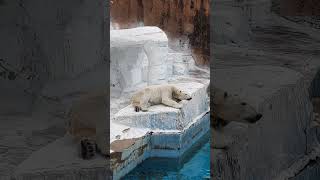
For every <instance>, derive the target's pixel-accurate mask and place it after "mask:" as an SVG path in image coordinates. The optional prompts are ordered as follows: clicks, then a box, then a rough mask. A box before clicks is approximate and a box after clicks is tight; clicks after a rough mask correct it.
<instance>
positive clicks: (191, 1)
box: [110, 0, 210, 65]
mask: <svg viewBox="0 0 320 180" xmlns="http://www.w3.org/2000/svg"><path fill="white" fill-rule="evenodd" d="M209 7H210V5H209V0H183V1H182V0H173V1H172V0H164V1H158V0H113V3H112V4H111V15H110V16H111V22H112V24H113V26H114V27H115V28H121V29H122V28H133V27H137V26H141V25H144V26H157V27H160V28H161V29H162V30H164V31H165V32H166V34H167V35H168V37H169V46H170V47H171V48H174V49H179V48H180V47H181V46H185V45H186V46H188V44H189V45H191V48H192V51H193V54H194V57H195V60H196V63H197V64H199V65H203V64H205V65H209V54H210V53H209V29H210V25H209ZM185 40H188V41H189V42H188V41H186V42H184V41H185Z"/></svg>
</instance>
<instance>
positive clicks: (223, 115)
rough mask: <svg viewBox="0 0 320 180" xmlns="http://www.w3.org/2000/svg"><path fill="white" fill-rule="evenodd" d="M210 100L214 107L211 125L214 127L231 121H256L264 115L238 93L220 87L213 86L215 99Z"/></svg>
mask: <svg viewBox="0 0 320 180" xmlns="http://www.w3.org/2000/svg"><path fill="white" fill-rule="evenodd" d="M210 102H211V103H212V104H211V105H212V106H211V107H213V112H212V113H211V126H212V127H214V128H220V127H222V126H225V125H227V124H228V123H229V122H231V121H238V122H245V123H255V122H257V121H258V120H260V119H261V117H262V114H260V113H257V111H256V110H255V109H254V108H253V107H252V106H250V105H249V104H247V103H246V102H244V101H243V100H241V99H240V98H239V97H238V96H237V95H230V94H228V93H227V92H226V91H223V90H221V89H219V88H213V100H212V101H210Z"/></svg>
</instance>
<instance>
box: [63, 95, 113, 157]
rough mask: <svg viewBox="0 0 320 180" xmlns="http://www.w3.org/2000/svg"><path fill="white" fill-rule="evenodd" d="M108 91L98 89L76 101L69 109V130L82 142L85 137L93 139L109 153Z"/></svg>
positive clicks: (101, 150)
mask: <svg viewBox="0 0 320 180" xmlns="http://www.w3.org/2000/svg"><path fill="white" fill-rule="evenodd" d="M106 97H107V92H106V91H105V90H101V91H96V92H93V93H90V94H87V95H85V96H82V97H81V98H80V99H79V100H77V101H76V102H74V103H73V104H72V106H71V108H70V111H69V119H70V121H69V122H70V123H69V127H68V128H67V131H68V132H69V133H70V134H71V135H72V136H73V138H74V140H76V141H77V143H79V144H80V141H81V140H83V139H90V140H93V141H94V142H95V143H96V144H97V147H98V149H99V150H100V152H101V153H102V154H104V155H107V154H108V152H109V148H108V143H109V142H107V135H108V132H109V131H108V128H109V126H108V124H109V123H108V122H107V111H106V110H107V108H108V106H107V104H109V102H108V103H107V101H106Z"/></svg>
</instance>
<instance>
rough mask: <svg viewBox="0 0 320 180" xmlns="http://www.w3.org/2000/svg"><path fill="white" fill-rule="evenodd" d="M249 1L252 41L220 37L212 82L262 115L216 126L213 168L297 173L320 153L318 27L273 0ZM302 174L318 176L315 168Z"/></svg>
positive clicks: (225, 173) (240, 174) (221, 174)
mask: <svg viewBox="0 0 320 180" xmlns="http://www.w3.org/2000/svg"><path fill="white" fill-rule="evenodd" d="M243 2H245V3H247V4H246V5H247V7H246V8H245V15H246V16H247V18H248V19H249V21H251V22H250V29H251V31H252V33H251V34H250V36H249V37H250V38H249V41H248V42H246V43H245V44H244V43H240V44H237V46H236V45H235V46H233V45H230V44H229V45H226V46H225V45H217V44H214V46H213V47H214V48H215V51H214V52H213V57H214V58H215V62H214V66H213V67H214V68H213V69H212V71H211V72H213V73H214V74H215V75H214V77H215V78H214V81H215V82H214V86H217V87H223V88H225V89H226V90H228V91H230V93H235V94H238V95H239V96H241V97H243V98H244V99H245V100H246V101H248V103H249V104H250V105H253V106H254V107H255V108H256V109H257V110H258V112H260V113H262V114H263V117H262V119H261V120H260V121H258V122H257V123H255V124H252V125H244V124H239V123H230V124H229V125H227V126H226V128H225V129H224V131H222V132H215V131H213V142H216V144H215V145H216V147H214V146H213V147H212V148H213V149H212V156H211V157H212V160H213V161H212V167H213V168H212V176H213V178H216V179H286V178H289V177H290V178H293V177H295V176H296V175H297V174H298V173H299V172H300V171H304V166H305V165H307V164H308V161H309V160H311V159H315V157H319V153H318V152H319V151H317V149H318V145H317V144H318V142H317V138H315V135H316V134H317V133H316V132H317V126H314V125H312V124H314V122H313V115H312V113H313V107H312V104H311V97H312V96H317V94H318V89H319V88H318V82H317V79H318V75H316V74H317V71H318V68H319V65H320V64H319V61H318V60H319V53H318V52H319V39H320V36H319V31H317V30H314V29H312V28H308V27H306V26H304V27H303V26H301V25H299V24H295V23H292V22H290V21H287V20H285V19H283V18H281V17H279V16H276V15H274V14H271V12H270V4H271V1H264V0H262V1H255V2H253V1H243ZM255 7H259V8H255ZM232 8H234V7H230V9H232ZM239 38H240V39H241V37H239ZM213 42H214V41H213ZM225 144H227V145H229V147H228V148H227V149H225V148H223V147H224V145H225ZM266 170H267V171H266ZM302 174H304V173H302ZM303 176H304V177H314V176H313V175H312V172H311V173H310V174H309V175H303Z"/></svg>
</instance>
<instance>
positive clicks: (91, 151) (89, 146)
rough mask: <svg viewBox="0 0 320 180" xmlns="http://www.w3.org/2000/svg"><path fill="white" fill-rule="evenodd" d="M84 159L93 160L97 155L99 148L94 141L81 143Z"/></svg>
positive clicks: (87, 140) (85, 140) (84, 140)
mask: <svg viewBox="0 0 320 180" xmlns="http://www.w3.org/2000/svg"><path fill="white" fill-rule="evenodd" d="M80 146H81V147H80V153H81V157H82V159H92V158H93V157H94V156H95V155H96V151H97V147H96V143H95V142H94V141H93V140H89V139H83V140H81V142H80Z"/></svg>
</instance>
